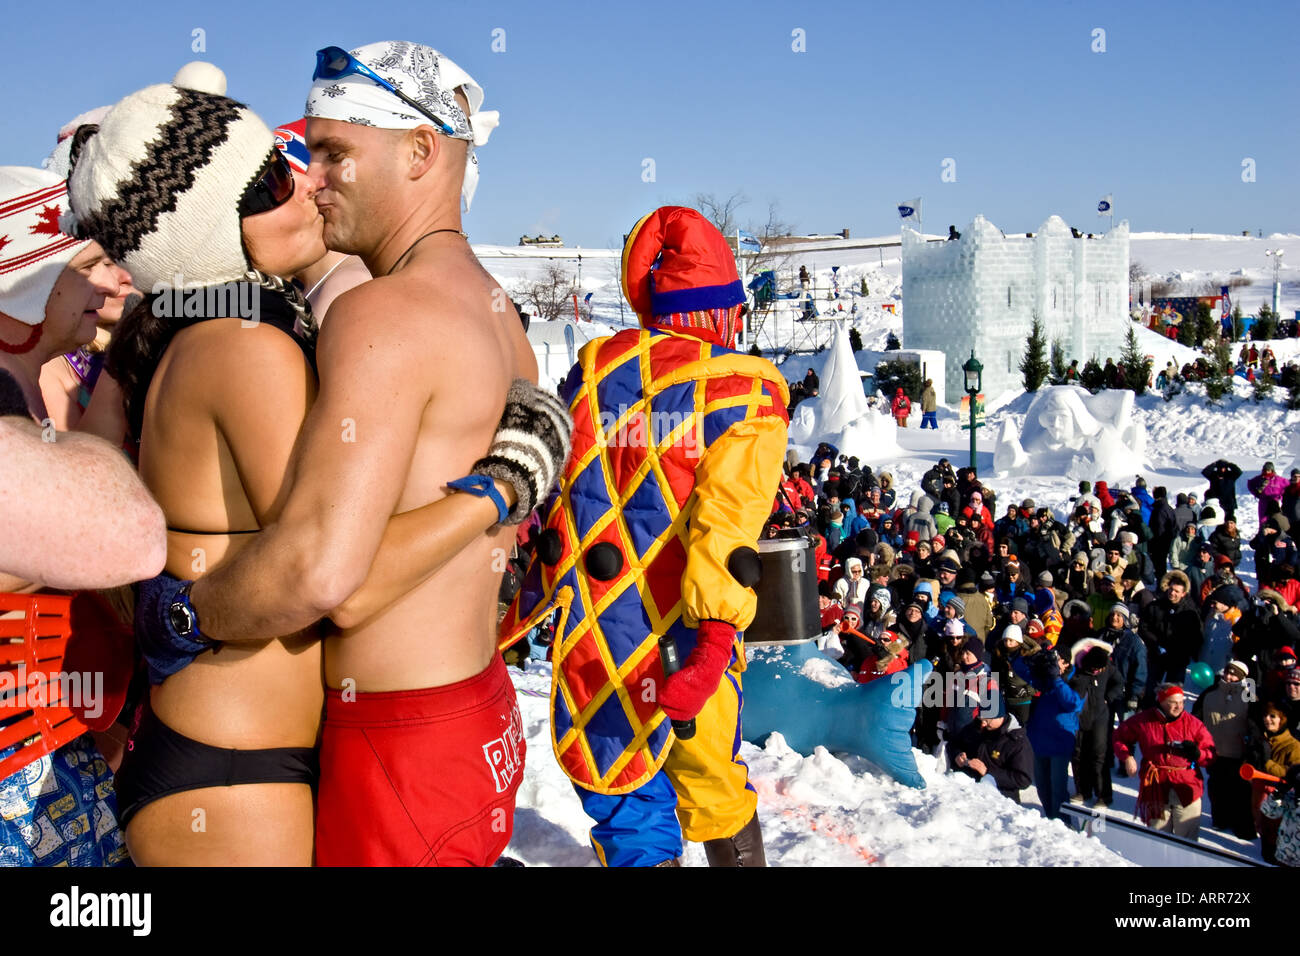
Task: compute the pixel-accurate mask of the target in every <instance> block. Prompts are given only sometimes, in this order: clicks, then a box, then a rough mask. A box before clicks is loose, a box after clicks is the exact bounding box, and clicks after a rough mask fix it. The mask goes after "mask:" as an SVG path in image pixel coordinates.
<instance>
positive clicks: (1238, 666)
mask: <svg viewBox="0 0 1300 956" xmlns="http://www.w3.org/2000/svg"><path fill="white" fill-rule="evenodd" d="M1229 671H1232V672H1233V673H1235V674H1237V675H1238V676H1240V677H1241V678H1242V679H1243V680H1244V679H1245V678H1247V677H1249V676H1250V668H1249V667H1247V666H1246V663H1245V662H1244V661H1228V663H1227V664H1226V665H1225V666H1224V668H1223V673H1225V674H1227V673H1228V672H1229Z"/></svg>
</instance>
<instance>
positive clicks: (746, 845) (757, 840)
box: [704, 813, 767, 867]
mask: <svg viewBox="0 0 1300 956" xmlns="http://www.w3.org/2000/svg"><path fill="white" fill-rule="evenodd" d="M704 855H705V856H707V857H708V858H709V866H751V867H753V866H767V857H766V856H764V855H763V831H762V830H761V829H759V826H758V814H757V813H755V814H754V815H753V816H752V817H750V818H749V822H748V823H746V824H745V826H744V827H743V828H742V829H741V831H740V832H739V833H737V834H736V835H735V836H732V837H723V838H722V839H720V840H708V841H706V842H705V844H704Z"/></svg>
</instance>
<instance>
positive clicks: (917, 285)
mask: <svg viewBox="0 0 1300 956" xmlns="http://www.w3.org/2000/svg"><path fill="white" fill-rule="evenodd" d="M902 241H903V344H904V345H905V346H906V347H907V348H910V349H937V350H940V351H942V352H943V353H944V354H945V355H946V356H947V363H946V366H945V373H946V377H947V394H948V396H949V399H950V400H951V401H952V402H954V403H955V402H957V401H959V400H960V399H961V397H962V395H964V394H965V385H964V382H963V375H962V369H961V366H962V363H963V362H965V361H966V360H967V359H968V358H969V357H970V353H971V349H974V350H975V355H976V357H977V358H979V360H980V361H981V362H983V363H984V394H985V395H986V396H987V397H988V398H989V399H990V400H992V399H994V398H996V397H997V396H998V395H1000V394H1001V393H1002V392H1004V391H1008V390H1011V389H1019V388H1020V387H1021V374H1020V368H1019V366H1020V360H1021V357H1022V356H1023V355H1024V352H1025V339H1026V338H1028V336H1029V330H1030V326H1031V325H1032V323H1033V318H1034V315H1035V314H1037V315H1038V317H1039V318H1040V319H1042V322H1043V327H1044V329H1045V332H1046V336H1047V342H1048V348H1049V349H1050V346H1051V343H1052V341H1053V340H1059V341H1060V343H1061V345H1062V346H1063V347H1064V349H1065V358H1066V362H1067V363H1068V362H1069V361H1070V360H1071V359H1076V358H1077V359H1078V360H1079V367H1080V368H1082V367H1083V364H1084V363H1085V362H1086V361H1087V360H1088V359H1089V358H1090V357H1091V356H1094V355H1095V356H1096V357H1097V358H1098V359H1099V360H1101V361H1102V362H1104V361H1105V360H1106V357H1107V356H1113V357H1118V355H1119V351H1120V348H1121V347H1122V345H1123V342H1124V335H1125V332H1126V331H1127V328H1128V323H1129V318H1128V311H1129V299H1128V264H1129V230H1128V222H1127V221H1122V222H1120V223H1119V224H1118V225H1117V226H1115V227H1114V228H1113V229H1111V231H1110V232H1108V233H1106V234H1105V235H1102V236H1098V237H1096V238H1091V237H1086V236H1082V235H1079V234H1078V233H1076V232H1074V231H1073V230H1071V229H1070V227H1069V226H1068V225H1066V224H1065V221H1064V220H1063V219H1061V218H1060V217H1059V216H1052V217H1050V218H1049V219H1048V220H1047V221H1046V222H1045V223H1043V225H1042V227H1041V228H1039V230H1038V232H1037V233H1035V234H1033V235H1030V236H1025V235H1019V236H1007V235H1004V234H1003V232H1002V230H1001V229H999V228H998V227H997V226H995V225H993V224H992V223H991V222H989V221H988V220H987V219H985V218H984V217H983V216H976V217H975V221H974V222H972V223H971V224H970V225H969V226H967V227H966V229H965V230H964V231H963V232H962V233H961V238H959V239H950V240H945V241H941V242H927V241H926V240H925V239H923V238H922V237H921V236H920V235H919V234H917V233H916V232H915V231H913V230H912V229H909V228H906V227H904V229H903V240H902ZM1049 354H1050V353H1049Z"/></svg>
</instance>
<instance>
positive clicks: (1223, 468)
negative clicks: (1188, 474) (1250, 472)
mask: <svg viewBox="0 0 1300 956" xmlns="http://www.w3.org/2000/svg"><path fill="white" fill-rule="evenodd" d="M1201 475H1202V476H1204V478H1205V480H1206V481H1208V482H1209V483H1210V490H1209V491H1207V492H1206V493H1205V497H1206V498H1218V499H1219V501H1221V502H1226V503H1229V504H1235V503H1236V501H1237V479H1238V478H1240V477H1241V469H1240V468H1238V467H1237V466H1236V465H1234V464H1233V463H1232V462H1230V461H1224V460H1223V459H1222V458H1220V459H1219V460H1218V461H1215V462H1211V463H1210V464H1208V465H1206V466H1205V467H1204V468H1203V469H1201Z"/></svg>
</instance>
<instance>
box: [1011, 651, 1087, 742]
mask: <svg viewBox="0 0 1300 956" xmlns="http://www.w3.org/2000/svg"><path fill="white" fill-rule="evenodd" d="M1038 653H1039V654H1055V653H1056V652H1055V651H1052V650H1042V651H1039V652H1038ZM1033 656H1035V657H1036V656H1038V655H1033ZM1011 667H1012V669H1013V670H1014V671H1015V672H1016V676H1017V677H1019V678H1020V679H1021V680H1026V681H1029V683H1030V684H1032V685H1033V686H1034V689H1035V690H1037V691H1038V692H1039V697H1038V699H1037V700H1036V701H1035V702H1034V709H1033V711H1031V712H1030V714H1029V726H1028V727H1026V728H1025V731H1026V733H1028V734H1029V743H1030V746H1032V747H1033V748H1034V754H1035V756H1039V757H1072V756H1074V738H1075V736H1076V735H1077V734H1078V733H1079V712H1080V711H1081V710H1083V698H1082V697H1080V696H1079V695H1078V694H1076V693H1075V692H1074V691H1073V690H1072V689H1071V688H1070V685H1069V684H1067V683H1066V682H1065V681H1064V679H1062V677H1061V675H1060V673H1059V672H1058V673H1057V674H1056V675H1055V676H1054V677H1052V678H1051V679H1046V678H1045V677H1044V676H1043V674H1042V673H1041V671H1040V668H1037V667H1035V668H1030V666H1029V663H1028V662H1027V661H1026V658H1025V656H1024V655H1023V654H1017V655H1016V656H1015V657H1013V658H1012V659H1011Z"/></svg>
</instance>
